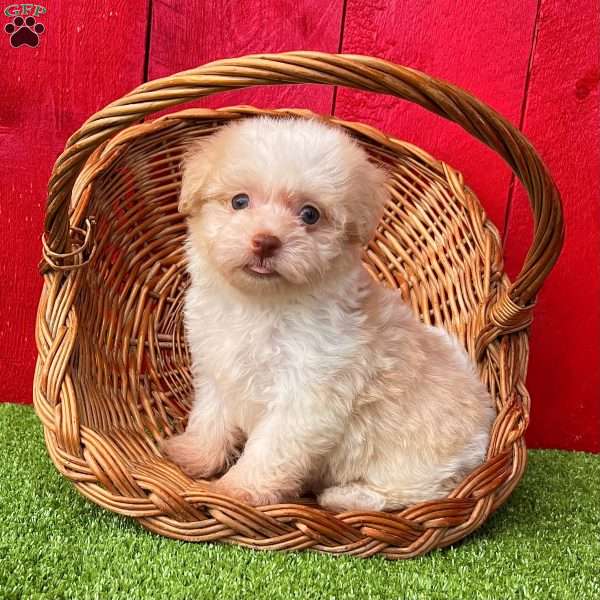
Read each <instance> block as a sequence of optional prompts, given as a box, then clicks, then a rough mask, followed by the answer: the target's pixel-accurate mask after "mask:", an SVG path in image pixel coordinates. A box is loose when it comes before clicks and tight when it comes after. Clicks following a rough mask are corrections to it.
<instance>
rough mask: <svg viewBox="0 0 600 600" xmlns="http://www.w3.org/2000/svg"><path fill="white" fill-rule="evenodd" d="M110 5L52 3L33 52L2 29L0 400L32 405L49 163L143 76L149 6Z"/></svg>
mask: <svg viewBox="0 0 600 600" xmlns="http://www.w3.org/2000/svg"><path fill="white" fill-rule="evenodd" d="M109 4H110V8H101V7H99V6H98V3H90V2H66V1H64V0H63V1H57V2H52V3H51V5H50V6H47V7H46V13H45V14H41V15H38V17H37V19H38V21H39V22H40V23H42V24H43V25H44V27H45V31H44V33H43V34H42V35H41V36H40V38H41V39H40V43H39V45H38V47H36V48H32V47H29V46H27V45H22V46H19V47H17V48H13V47H11V46H10V44H9V37H8V35H6V34H5V33H4V31H2V32H1V35H2V39H0V64H2V69H0V89H1V90H2V93H1V94H0V185H1V187H2V199H1V203H0V240H2V243H1V244H0V282H1V284H0V285H1V291H0V402H30V401H31V385H32V377H33V370H34V363H35V356H36V351H35V340H34V322H35V314H36V308H37V302H38V298H39V293H40V289H41V277H40V276H39V275H38V273H37V268H36V266H37V263H38V261H39V259H40V257H41V244H40V234H41V231H42V221H43V213H44V203H45V198H46V184H47V181H48V178H49V176H50V171H51V168H52V165H53V163H54V161H55V159H56V157H57V156H58V154H59V153H60V151H61V150H62V149H63V147H64V143H65V141H66V139H67V137H68V136H69V135H70V134H71V133H73V131H75V130H76V129H77V127H78V126H79V125H80V124H81V123H82V122H83V121H84V120H85V119H86V118H87V117H88V116H89V115H90V114H92V113H93V112H95V111H96V110H98V109H99V108H101V107H102V106H103V105H105V104H107V103H108V102H110V101H111V100H113V99H115V98H117V97H119V96H121V95H123V94H124V93H125V92H127V91H129V90H130V89H131V88H133V87H135V86H136V85H138V84H139V83H141V82H142V80H143V65H144V43H145V31H146V25H147V19H146V16H147V1H146V0H114V1H113V2H110V3H109ZM11 20H12V17H11V18H6V19H5V22H9V21H11ZM3 28H4V22H3V23H2V29H3Z"/></svg>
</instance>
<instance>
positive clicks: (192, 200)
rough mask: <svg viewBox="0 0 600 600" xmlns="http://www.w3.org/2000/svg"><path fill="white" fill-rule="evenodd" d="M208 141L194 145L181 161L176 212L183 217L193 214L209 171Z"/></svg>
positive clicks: (210, 161) (210, 162)
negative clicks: (179, 187) (179, 188)
mask: <svg viewBox="0 0 600 600" xmlns="http://www.w3.org/2000/svg"><path fill="white" fill-rule="evenodd" d="M211 165H212V160H211V157H210V152H209V146H208V140H200V141H199V142H196V143H194V144H193V145H192V146H190V148H189V149H188V150H187V152H186V153H185V155H184V157H183V160H182V161H181V170H182V176H181V190H180V192H179V204H178V206H177V210H178V211H179V212H180V213H181V214H182V215H185V216H188V215H191V214H193V213H194V211H195V209H196V208H197V206H198V204H199V199H200V196H201V195H202V190H203V189H204V188H205V186H206V182H207V180H208V176H209V174H210V171H211Z"/></svg>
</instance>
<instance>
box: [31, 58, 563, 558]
mask: <svg viewBox="0 0 600 600" xmlns="http://www.w3.org/2000/svg"><path fill="white" fill-rule="evenodd" d="M295 83H320V84H331V85H343V86H349V87H354V88H361V89H364V90H370V91H373V92H379V93H385V94H391V95H395V96H397V97H399V98H404V99H407V100H410V101H412V102H415V103H417V104H420V105H421V106H423V107H425V108H427V109H429V110H430V111H432V112H435V113H437V114H439V115H441V116H443V117H446V118H448V119H451V120H453V121H455V122H456V123H458V124H459V125H461V126H462V127H463V128H464V129H465V130H466V131H468V132H469V133H471V134H472V135H474V136H475V137H477V138H479V139H480V140H482V141H483V142H484V143H486V144H487V145H488V146H490V147H491V148H493V149H494V150H495V151H497V152H498V153H499V154H500V155H501V156H502V157H503V158H504V159H505V160H506V161H507V162H508V164H509V165H510V166H511V167H512V169H513V170H514V172H515V173H516V175H517V176H518V177H519V179H520V180H521V181H522V182H523V184H524V186H525V188H526V189H527V191H528V193H529V197H530V199H531V207H532V210H533V215H534V221H535V235H534V241H533V246H532V248H531V250H530V251H529V254H528V255H527V258H526V261H525V265H524V267H523V269H522V271H521V273H520V274H519V276H518V277H517V278H516V280H515V281H514V283H511V282H510V281H509V279H508V277H507V276H506V275H505V274H504V273H503V270H502V248H501V243H500V238H499V235H498V231H497V230H496V228H495V227H494V226H493V225H492V224H491V223H490V222H489V221H488V220H487V218H486V216H485V214H484V212H483V210H482V208H481V206H480V204H479V202H478V201H477V199H476V198H475V196H474V194H473V193H472V192H471V191H470V190H469V189H468V188H467V187H466V186H465V185H464V182H463V179H462V176H461V175H460V173H457V172H456V171H455V170H453V169H452V168H451V167H449V166H448V165H446V164H444V163H441V162H439V161H437V160H435V159H434V158H432V157H431V156H429V155H428V154H427V153H425V152H423V151H422V150H420V149H418V148H416V147H415V146H412V145H410V144H407V143H405V142H401V141H399V140H397V139H394V138H390V137H388V136H386V135H384V134H383V133H381V132H379V131H376V130H374V129H372V128H370V127H367V126H365V125H362V124H358V123H346V122H343V121H340V120H338V119H335V118H331V117H322V118H324V119H325V120H327V121H330V122H332V123H334V124H335V125H338V126H341V127H344V128H346V129H348V130H349V131H350V132H351V133H352V134H353V135H354V136H355V137H356V138H357V139H358V140H359V141H360V143H362V144H363V145H364V146H365V147H366V148H367V149H368V151H369V152H370V153H372V154H373V155H374V156H376V157H378V158H380V159H382V160H384V161H385V162H386V163H387V164H388V165H389V166H390V169H391V170H392V172H393V181H392V187H393V190H392V192H391V197H390V200H389V202H388V204H387V208H386V211H385V215H384V218H383V219H382V221H381V223H380V225H379V228H378V230H377V233H376V236H375V238H374V239H373V240H372V242H371V243H370V244H369V245H368V247H367V248H366V249H365V252H364V262H365V266H366V268H367V269H368V270H369V272H370V273H371V275H372V276H373V277H374V278H375V279H377V280H379V281H381V282H382V284H384V285H388V286H391V287H394V288H397V289H398V290H399V292H400V293H401V294H402V295H403V297H404V298H405V300H406V301H407V302H408V303H409V304H410V305H411V306H412V307H413V309H414V311H415V312H416V313H417V314H418V315H420V317H421V319H422V320H423V321H425V322H427V323H434V324H442V325H444V326H446V327H447V328H448V329H449V330H451V331H452V332H454V333H455V334H456V335H457V336H458V337H459V338H460V339H461V340H462V342H463V343H464V345H465V347H466V348H467V349H468V351H469V352H470V354H471V356H472V357H473V359H474V360H476V361H477V365H478V367H479V372H480V374H481V378H482V379H483V381H484V382H485V383H486V384H487V386H488V388H489V390H490V392H491V393H492V395H493V397H494V398H495V401H496V406H497V410H498V417H497V419H496V421H495V423H494V426H493V430H492V435H491V444H490V448H489V452H488V458H487V461H486V463H485V464H483V465H482V466H481V467H480V468H478V469H476V470H475V471H474V472H472V473H471V474H470V475H469V476H468V477H467V478H466V479H465V480H464V481H463V482H462V483H461V484H460V485H459V486H458V487H457V488H456V489H455V490H454V491H453V492H452V493H451V494H450V496H449V497H448V498H446V499H444V500H439V501H435V502H426V503H422V504H419V505H415V506H411V507H409V508H407V509H405V510H403V511H401V512H393V513H374V512H351V513H344V514H333V513H331V512H328V511H325V510H323V509H321V508H320V507H319V506H317V505H316V504H315V502H314V501H311V500H310V499H303V500H299V501H298V502H297V503H295V504H282V505H276V506H263V507H259V508H252V507H249V506H246V505H244V504H242V503H240V502H238V501H235V500H233V499H231V498H228V497H225V496H221V495H216V494H213V493H209V492H208V491H207V490H206V489H205V488H203V487H202V485H201V484H199V483H196V482H194V481H193V480H191V479H189V478H188V477H187V476H186V475H184V474H183V473H182V472H181V471H180V470H179V469H178V468H177V467H176V466H175V465H174V464H171V463H169V462H168V461H167V460H165V459H164V458H163V457H162V456H161V455H160V453H159V451H158V449H157V448H158V444H157V442H158V441H159V440H160V439H161V438H163V437H164V436H169V435H172V434H173V433H174V432H177V431H181V430H182V429H183V427H184V425H185V419H186V413H187V411H188V408H189V404H190V399H191V380H190V373H189V368H188V362H189V357H188V352H187V348H186V344H185V340H184V337H183V329H182V311H181V308H182V298H183V293H184V290H185V288H186V285H187V277H186V273H185V263H184V255H183V252H182V240H183V238H184V235H185V223H184V221H183V219H182V217H181V216H180V215H179V214H178V213H177V196H178V190H179V185H180V170H179V165H180V159H181V156H182V151H183V150H184V148H185V146H186V144H187V143H188V142H189V140H191V139H193V138H196V137H198V136H202V135H208V134H210V133H211V132H213V131H215V130H216V129H217V128H218V127H220V126H221V125H223V124H224V123H227V122H228V121H230V120H232V119H241V118H245V117H247V116H251V115H255V114H265V113H269V114H273V113H277V114H280V113H281V112H284V113H286V114H295V115H299V116H303V115H306V114H308V113H306V112H305V111H292V110H284V111H261V110H257V109H253V108H250V107H235V108H227V109H222V110H200V109H195V110H187V111H183V112H179V113H174V114H170V115H167V116H164V117H162V118H159V119H156V120H154V121H143V117H145V116H146V115H148V114H150V113H153V112H156V111H159V110H161V109H164V108H166V107H169V106H173V105H175V104H178V103H182V102H185V101H188V100H192V99H195V98H199V97H202V96H207V95H209V94H213V93H216V92H220V91H223V90H228V89H236V88H243V87H248V86H254V85H275V84H295ZM562 233H563V226H562V214H561V206H560V199H559V195H558V192H557V190H556V188H555V187H554V185H553V183H552V181H551V179H550V176H549V175H548V173H547V171H546V169H545V167H544V165H543V164H542V162H541V161H540V159H539V158H538V156H537V154H536V153H535V151H534V150H533V148H532V147H531V146H530V144H529V143H528V142H527V141H526V140H525V138H524V137H523V136H522V135H521V134H520V133H519V132H518V131H517V130H516V129H515V128H514V127H513V126H512V125H510V124H509V123H508V122H507V121H506V120H504V119H503V118H502V117H501V116H499V115H498V114H497V113H495V112H494V111H493V110H491V109H490V108H488V107H487V106H485V105H484V104H482V103H481V102H479V101H477V100H476V99H474V98H473V97H471V96H470V95H469V94H467V93H465V92H464V91H461V90H460V89H458V88H456V87H453V86H451V85H449V84H447V83H444V82H442V81H438V80H435V79H432V78H430V77H428V76H426V75H424V74H422V73H419V72H417V71H414V70H411V69H407V68H404V67H399V66H396V65H394V64H391V63H388V62H385V61H382V60H378V59H375V58H369V57H364V56H344V55H327V54H320V53H309V52H298V53H288V54H277V55H260V56H250V57H245V58H238V59H231V60H222V61H218V62H214V63H211V64H208V65H205V66H202V67H199V68H197V69H193V70H190V71H186V72H183V73H179V74H177V75H173V76H171V77H167V78H164V79H159V80H156V81H151V82H148V83H146V84H144V85H142V86H140V87H138V88H137V89H136V90H134V91H133V92H131V93H130V94H128V95H126V96H124V97H123V98H121V99H120V100H117V101H115V102H113V103H112V104H110V105H108V106H107V107H106V108H104V109H102V110H101V111H100V112H98V113H97V114H95V115H94V116H92V117H91V118H90V119H88V120H87V121H86V122H85V123H84V125H83V126H82V128H81V129H80V130H79V131H77V132H76V133H75V134H74V135H73V136H71V138H70V139H69V141H68V142H67V146H66V148H65V151H64V152H63V153H62V155H61V156H60V157H59V159H58V160H57V162H56V165H55V168H54V171H53V174H52V178H51V180H50V183H49V195H48V204H47V212H46V221H45V235H44V238H43V241H44V253H43V254H44V259H43V261H42V263H41V270H42V273H43V275H44V287H43V291H42V295H41V299H40V304H39V312H38V318H37V328H36V333H37V345H38V350H39V357H38V361H37V368H36V375H35V382H34V402H35V407H36V411H37V414H38V415H39V417H40V418H41V420H42V421H43V424H44V430H45V437H46V444H47V447H48V451H49V453H50V456H51V457H52V460H53V461H54V463H55V464H56V466H57V468H58V469H59V470H60V472H61V473H63V474H64V475H65V476H66V477H68V478H69V479H70V480H71V481H72V482H73V483H74V485H75V487H76V488H77V489H78V490H79V491H80V492H81V493H82V494H83V495H84V496H86V497H88V498H89V499H91V500H92V501H93V502H96V503H97V504H99V505H101V506H104V507H106V508H108V509H109V510H112V511H114V512H117V513H120V514H122V515H129V516H131V517H134V518H136V519H137V520H138V521H139V522H140V523H141V524H142V525H143V526H144V527H146V528H148V529H150V530H152V531H154V532H157V533H160V534H163V535H166V536H169V537H173V538H178V539H182V540H189V541H209V540H221V541H227V542H231V543H235V544H239V545H243V546H249V547H252V548H268V549H272V550H284V549H304V548H312V549H314V550H319V551H322V552H328V553H332V554H352V555H356V556H362V557H366V556H372V555H374V554H382V555H383V556H386V557H388V558H407V557H412V556H416V555H419V554H423V553H425V552H427V551H429V550H431V549H432V548H436V547H441V546H447V545H448V544H451V543H453V542H456V541H457V540H459V539H461V538H463V537H465V536H466V535H467V534H469V533H470V532H472V531H473V530H474V529H476V528H477V527H479V526H480V525H481V524H482V523H483V522H484V521H485V520H486V519H487V518H488V516H489V515H490V514H491V513H492V512H493V511H494V510H496V509H497V508H498V507H499V506H500V505H501V504H502V503H503V502H504V501H505V500H506V499H507V497H508V496H509V494H510V493H511V491H512V490H513V488H514V487H515V485H516V484H517V483H518V481H519V480H520V478H521V476H522V474H523V471H524V468H525V462H526V450H525V443H524V437H523V436H524V432H525V429H526V427H527V423H528V419H529V396H528V394H527V391H526V389H525V383H524V382H525V373H526V366H527V354H528V341H527V328H528V326H529V324H530V322H531V318H532V307H533V303H534V299H535V296H536V293H537V292H538V290H539V288H540V286H541V284H542V281H543V280H544V278H545V277H546V275H547V274H548V272H549V271H550V269H551V267H552V265H553V264H554V262H555V260H556V258H557V256H558V254H559V251H560V247H561V243H562Z"/></svg>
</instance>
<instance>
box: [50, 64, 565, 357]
mask: <svg viewBox="0 0 600 600" xmlns="http://www.w3.org/2000/svg"><path fill="white" fill-rule="evenodd" d="M299 83H317V84H329V85H340V86H346V87H351V88H357V89H362V90H367V91H372V92H377V93H381V94H390V95H392V96H397V97H398V98H402V99H405V100H409V101H411V102H414V103H416V104H419V105H421V106H422V107H424V108H426V109H427V110H430V111H431V112H433V113H436V114H438V115H440V116H442V117H444V118H446V119H449V120H451V121H454V122H455V123H457V124H458V125H460V126H461V127H462V128H463V129H465V130H466V131H467V132H468V133H470V134H472V135H473V136H475V137H476V138H478V139H479V140H481V141H482V142H483V143H484V144H486V145H488V146H489V147H490V148H492V149H493V150H495V151H496V152H497V153H498V154H500V156H502V158H504V160H505V161H506V162H507V163H508V164H509V166H510V167H511V168H512V170H513V171H514V172H515V174H516V175H517V177H518V178H519V179H520V180H521V182H522V183H523V185H524V186H525V189H526V190H527V193H528V195H529V200H530V203H531V208H532V211H533V217H534V227H535V230H534V236H533V243H532V246H531V248H530V249H529V252H528V254H527V257H526V258H525V263H524V265H523V268H522V269H521V272H520V273H519V275H518V276H517V278H516V280H515V281H514V283H513V284H512V285H511V286H510V288H509V290H508V292H507V293H505V294H503V295H502V296H501V297H499V298H498V299H497V300H496V301H495V302H494V304H493V305H492V306H490V307H489V311H490V312H489V316H490V318H489V320H488V321H489V323H490V325H488V326H487V327H486V329H484V331H482V332H481V336H480V343H479V344H478V346H479V348H478V352H481V351H483V349H484V348H485V347H486V346H487V345H488V344H489V342H490V341H491V340H492V339H494V338H495V337H497V336H498V335H500V334H502V333H508V332H512V331H517V330H519V329H523V328H524V327H527V326H528V325H529V323H530V322H531V308H532V306H533V302H534V300H535V296H536V294H537V292H538V290H539V289H540V287H541V285H542V283H543V281H544V279H545V278H546V276H547V275H548V273H549V272H550V270H551V268H552V266H553V265H554V263H555V261H556V259H557V257H558V255H559V252H560V249H561V246H562V240H563V221H562V208H561V202H560V195H559V193H558V190H557V189H556V187H555V185H554V183H553V181H552V179H551V177H550V175H549V173H548V171H547V169H546V167H545V166H544V164H543V162H542V161H541V159H540V157H539V156H538V155H537V153H536V152H535V150H534V149H533V147H532V146H531V144H530V143H529V142H528V141H527V139H526V138H525V137H524V136H523V135H522V134H521V133H520V132H519V131H518V130H517V129H516V128H515V127H514V126H513V125H511V124H510V123H509V122H508V121H507V120H506V119H504V118H503V117H502V116H500V115H499V114H498V113H497V112H495V111H494V110H493V109H491V108H490V107H488V106H487V105H485V104H484V103H482V102H480V101H479V100H477V99H476V98H474V97H473V96H471V95H470V94H468V93H467V92H465V91H464V90H461V89H460V88H457V87H455V86H453V85H451V84H449V83H446V82H444V81H441V80H439V79H434V78H432V77H429V76H428V75H425V74H424V73H421V72H419V71H416V70H414V69H409V68H407V67H401V66H398V65H395V64H393V63H390V62H387V61H384V60H381V59H377V58H372V57H368V56H359V55H344V54H325V53H321V52H289V53H281V54H260V55H252V56H245V57H241V58H232V59H225V60H220V61H216V62H212V63H208V64H206V65H203V66H200V67H197V68H195V69H191V70H189V71H183V72H181V73H177V74H175V75H172V76H169V77H165V78H162V79H156V80H154V81H149V82H147V83H144V84H143V85H140V86H139V87H137V88H136V89H134V90H133V91H132V92H130V93H129V94H127V95H125V96H123V97H122V98H120V99H119V100H116V101H115V102H112V103H111V104H109V105H108V106H106V107H105V108H103V109H102V110H100V111H99V112H97V113H96V114H94V115H93V116H91V117H90V118H89V119H88V120H87V121H86V122H85V123H84V124H83V125H82V127H81V128H80V129H79V130H78V131H77V132H75V133H74V134H73V135H72V136H71V137H70V138H69V140H68V141H67V144H66V147H65V150H64V152H63V153H62V154H61V155H60V156H59V158H58V159H57V161H56V164H55V165H54V169H53V171H52V176H51V178H50V182H49V184H48V201H47V207H46V220H45V236H46V246H47V249H48V250H47V252H48V253H49V254H51V255H52V256H60V255H64V254H65V252H68V251H69V250H70V248H69V234H70V231H69V219H68V216H69V201H70V194H71V188H72V186H73V183H74V181H75V179H76V177H77V175H78V173H79V171H80V170H81V168H82V167H83V164H84V162H85V160H86V159H87V157H88V156H89V155H90V154H91V153H92V151H93V150H94V149H95V148H97V147H98V146H99V145H100V144H101V143H102V142H104V141H105V140H107V139H108V138H110V137H111V136H113V135H114V134H115V133H117V132H118V131H120V130H121V129H124V128H125V127H127V126H129V125H130V124H132V123H134V122H137V121H140V120H141V119H143V118H144V117H145V116H146V115H148V114H151V113H154V112H157V111H160V110H163V109H165V108H167V107H170V106H173V105H176V104H180V103H184V102H188V101H190V100H194V99H197V98H201V97H204V96H208V95H211V94H215V93H218V92H222V91H226V90H232V89H240V88H245V87H252V86H257V85H288V84H299ZM47 262H48V261H46V264H44V263H42V270H47V269H48V268H49V267H48V264H47Z"/></svg>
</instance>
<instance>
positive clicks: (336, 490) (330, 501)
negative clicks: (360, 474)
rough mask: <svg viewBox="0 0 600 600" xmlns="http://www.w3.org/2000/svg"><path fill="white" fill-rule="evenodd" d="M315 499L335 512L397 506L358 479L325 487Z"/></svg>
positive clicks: (382, 508) (384, 508)
mask: <svg viewBox="0 0 600 600" xmlns="http://www.w3.org/2000/svg"><path fill="white" fill-rule="evenodd" d="M317 500H318V502H319V504H320V505H321V506H323V507H324V508H328V509H329V510H333V511H335V512H346V511H350V510H374V511H380V510H386V509H391V508H398V506H397V504H396V503H394V502H390V498H388V497H386V496H385V495H384V494H382V493H381V492H380V491H378V490H376V489H375V488H373V487H371V486H369V485H368V484H367V483H363V482H359V481H353V482H352V483H347V484H345V485H337V486H333V487H329V488H326V489H325V490H323V491H322V492H321V493H320V494H319V496H318V498H317Z"/></svg>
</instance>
